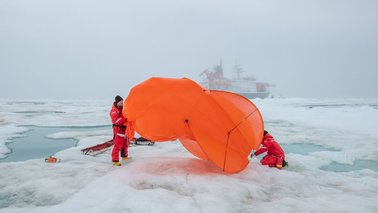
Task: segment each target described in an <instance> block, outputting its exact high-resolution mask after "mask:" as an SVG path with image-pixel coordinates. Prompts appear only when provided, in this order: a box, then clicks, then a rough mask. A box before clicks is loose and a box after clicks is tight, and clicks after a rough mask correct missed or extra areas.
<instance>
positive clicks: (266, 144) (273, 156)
mask: <svg viewBox="0 0 378 213" xmlns="http://www.w3.org/2000/svg"><path fill="white" fill-rule="evenodd" d="M261 144H262V145H263V147H261V148H260V149H259V150H257V151H256V152H255V153H254V154H253V153H252V154H251V157H253V155H256V156H259V155H261V154H262V153H264V152H268V153H267V155H265V156H264V157H263V159H261V161H260V162H261V164H262V165H268V166H269V167H277V168H278V169H282V167H285V166H287V162H286V161H285V153H284V151H283V150H282V148H281V146H280V145H279V144H278V143H277V141H275V140H274V138H273V136H271V135H270V134H269V133H268V132H267V131H265V130H264V138H263V141H262V143H261Z"/></svg>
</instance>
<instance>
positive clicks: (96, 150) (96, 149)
mask: <svg viewBox="0 0 378 213" xmlns="http://www.w3.org/2000/svg"><path fill="white" fill-rule="evenodd" d="M154 144H155V142H154V141H150V140H147V139H145V138H143V137H139V138H133V139H131V140H130V145H131V146H133V145H134V146H135V145H147V146H152V145H154ZM113 145H114V142H113V139H112V140H109V141H106V142H105V143H101V144H97V145H94V146H91V147H88V148H85V149H82V150H81V152H82V153H83V154H84V155H98V154H100V153H103V152H105V151H106V150H108V149H107V148H109V147H111V146H113Z"/></svg>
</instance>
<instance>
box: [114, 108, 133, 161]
mask: <svg viewBox="0 0 378 213" xmlns="http://www.w3.org/2000/svg"><path fill="white" fill-rule="evenodd" d="M110 117H111V119H112V123H113V141H114V147H113V150H112V161H113V162H117V161H119V154H120V152H121V157H127V155H128V148H129V140H128V138H127V137H126V135H125V131H126V126H125V123H126V122H127V119H126V118H125V117H123V115H122V109H119V108H117V107H116V106H115V105H114V104H113V107H112V109H111V110H110Z"/></svg>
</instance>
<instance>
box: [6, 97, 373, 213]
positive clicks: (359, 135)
mask: <svg viewBox="0 0 378 213" xmlns="http://www.w3.org/2000/svg"><path fill="white" fill-rule="evenodd" d="M254 103H255V104H256V105H257V106H258V107H259V109H260V110H261V112H262V115H263V118H264V120H265V125H266V126H265V127H266V129H267V130H268V131H270V132H271V133H272V135H273V136H275V138H276V140H277V141H278V142H280V143H281V144H282V146H283V147H284V149H285V146H287V160H288V162H289V167H288V168H285V169H284V170H277V169H272V168H267V167H264V166H262V165H260V164H259V159H257V158H253V159H252V160H251V162H250V164H249V165H248V167H247V168H246V169H245V170H244V171H242V172H241V173H238V174H231V175H230V174H224V173H222V172H221V171H219V170H218V169H217V168H216V167H215V166H213V165H212V164H211V163H210V162H206V161H202V160H199V159H196V158H195V157H193V156H192V155H191V154H190V153H188V152H187V151H186V150H185V149H184V148H183V147H182V146H181V144H180V143H178V142H166V143H156V144H155V145H154V146H137V147H131V148H130V155H131V156H132V159H131V160H128V161H126V162H123V163H124V164H123V165H122V166H121V167H113V166H112V165H111V162H110V161H111V160H110V151H107V152H105V153H103V154H100V155H97V156H95V157H92V156H85V155H82V154H81V152H80V149H81V148H84V147H87V146H90V145H94V144H97V143H101V142H103V141H105V140H107V139H109V137H111V129H109V131H106V130H97V131H75V130H72V131H65V132H58V133H54V134H51V135H48V136H47V137H49V138H50V139H51V140H55V139H62V138H75V139H77V140H78V144H77V147H72V148H69V149H66V150H62V151H60V152H58V153H56V154H55V156H57V157H58V158H60V159H61V162H59V163H57V164H46V163H44V160H43V159H32V160H27V161H23V162H7V163H0V212H25V211H26V212H112V211H118V212H191V213H192V212H276V211H280V212H378V202H377V201H378V173H377V168H376V167H378V164H377V163H378V149H377V145H378V133H377V131H376V128H377V127H378V100H374V99H370V100H355V99H354V100H353V99H351V100H345V99H344V100H319V99H265V100H254ZM20 107H21V108H20ZM109 108H110V106H109V104H108V102H106V101H63V102H62V101H9V100H2V101H0V153H1V154H0V158H2V157H4V156H5V155H7V154H9V149H7V146H6V145H7V143H9V142H11V141H12V138H14V137H20V136H25V134H27V133H25V132H26V131H27V127H24V126H23V125H34V126H75V127H80V128H86V127H88V126H92V127H93V126H102V125H109V124H110V121H109V118H108V110H109ZM20 126H22V127H20ZM56 142H59V141H58V140H56ZM301 145H302V146H301ZM357 162H370V163H369V164H361V163H357ZM333 164H338V165H341V166H342V165H345V166H354V167H351V168H354V169H349V170H348V171H347V172H338V171H333V170H332V169H324V168H327V167H328V168H332V166H331V165H333ZM365 165H367V166H365ZM374 165H375V167H374Z"/></svg>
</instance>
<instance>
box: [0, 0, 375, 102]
mask: <svg viewBox="0 0 378 213" xmlns="http://www.w3.org/2000/svg"><path fill="white" fill-rule="evenodd" d="M220 57H221V58H222V60H223V65H224V69H225V75H227V76H228V77H230V78H231V77H233V67H234V65H235V61H236V60H237V61H238V63H239V64H240V65H242V67H243V69H244V71H245V73H244V74H245V75H247V74H249V75H253V76H255V77H256V78H257V79H258V80H259V81H265V82H269V83H272V84H275V85H276V87H275V88H273V90H272V93H273V94H274V95H275V96H284V97H322V98H323V97H324V98H329V97H331V98H343V97H357V98H364V97H378V82H377V81H378V1H376V0H355V1H351V0H317V1H316V0H312V1H308V0H295V1H294V0H291V1H285V0H277V1H269V0H261V1H253V0H228V1H225V0H187V1H182V0H150V1H146V0H137V1H136V0H133V1H129V0H117V1H111V0H103V1H95V0H85V1H80V0H56V1H54V0H23V1H20V0H0V74H1V76H0V98H20V99H39V98H49V99H51V98H52V99H104V98H109V97H111V98H113V97H114V96H115V95H116V94H120V95H122V96H126V95H127V94H128V92H129V89H130V88H131V87H132V86H133V85H135V84H138V83H140V82H141V81H143V80H145V79H147V78H149V77H151V76H163V77H189V78H192V79H194V80H198V79H199V73H200V72H201V71H203V70H204V69H206V68H212V66H213V65H214V64H216V63H218V61H219V59H220Z"/></svg>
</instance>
